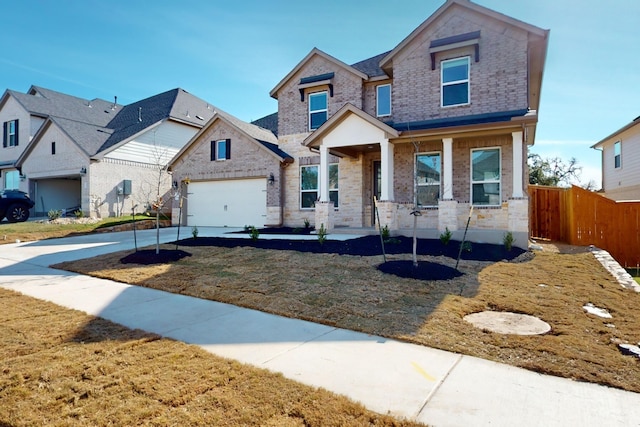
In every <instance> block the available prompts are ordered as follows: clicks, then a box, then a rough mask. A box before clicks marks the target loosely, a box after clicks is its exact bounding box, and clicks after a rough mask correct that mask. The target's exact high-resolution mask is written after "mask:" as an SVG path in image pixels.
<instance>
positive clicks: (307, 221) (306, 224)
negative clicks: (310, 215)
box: [304, 218, 311, 229]
mask: <svg viewBox="0 0 640 427" xmlns="http://www.w3.org/2000/svg"><path fill="white" fill-rule="evenodd" d="M310 227H311V222H309V220H308V219H306V218H305V220H304V228H306V229H309V228H310Z"/></svg>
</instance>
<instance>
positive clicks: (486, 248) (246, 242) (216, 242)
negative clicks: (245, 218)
mask: <svg viewBox="0 0 640 427" xmlns="http://www.w3.org/2000/svg"><path fill="white" fill-rule="evenodd" d="M283 231H285V230H282V229H279V234H283ZM288 231H291V230H288ZM260 232H261V234H268V233H263V230H261V231H260ZM178 244H179V245H180V246H182V247H190V246H191V247H195V246H215V247H224V248H236V247H253V248H260V249H271V250H289V251H298V252H305V253H322V254H338V255H353V256H382V243H381V241H380V237H379V236H364V237H359V238H355V239H351V240H346V241H336V240H326V241H325V242H323V243H320V242H319V241H317V240H288V239H260V238H258V239H257V240H251V239H236V238H227V237H198V238H195V239H194V238H188V239H184V240H180V241H179V242H178ZM469 249H470V250H469ZM384 250H385V253H386V254H388V255H399V254H411V253H413V239H412V238H410V237H395V238H393V239H390V241H389V242H387V243H385V245H384ZM523 253H525V251H524V250H522V249H519V248H512V249H511V250H510V251H507V250H506V249H505V247H504V246H503V245H492V244H487V243H472V244H471V245H470V246H469V247H467V248H465V249H464V250H463V251H462V253H460V242H456V241H451V242H449V244H447V245H444V244H443V243H442V242H440V240H436V239H418V244H417V255H430V256H446V257H449V258H452V259H457V258H458V256H459V254H460V258H461V259H463V260H471V261H493V262H497V261H501V260H514V259H516V258H517V257H519V256H521V255H522V254H523ZM188 256H191V254H190V253H188V252H185V251H183V250H180V249H176V250H171V249H161V250H160V253H158V254H156V251H155V249H150V250H140V251H137V252H134V253H132V254H129V255H127V256H126V257H124V258H122V259H121V260H120V261H121V262H122V263H123V264H129V263H133V264H142V265H151V264H162V263H170V262H175V261H178V260H180V259H182V258H185V257H188ZM378 269H379V270H380V271H382V272H383V273H387V274H393V275H396V276H399V277H405V278H413V279H418V280H449V279H453V278H455V277H459V276H461V275H462V273H461V272H460V271H458V270H456V269H455V268H451V267H448V266H445V265H442V264H438V263H433V262H427V261H419V262H418V265H417V266H414V265H413V262H412V261H402V260H392V261H387V262H386V263H382V264H380V265H379V266H378Z"/></svg>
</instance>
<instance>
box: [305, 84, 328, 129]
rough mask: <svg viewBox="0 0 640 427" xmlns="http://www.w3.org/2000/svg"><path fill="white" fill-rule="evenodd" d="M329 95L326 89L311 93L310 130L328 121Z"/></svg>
mask: <svg viewBox="0 0 640 427" xmlns="http://www.w3.org/2000/svg"><path fill="white" fill-rule="evenodd" d="M327 96H328V95H327V92H326V91H323V92H315V93H310V94H309V130H316V129H318V128H319V127H320V126H322V124H323V123H324V122H326V121H327V116H328V113H329V109H328V104H327V102H328V98H327Z"/></svg>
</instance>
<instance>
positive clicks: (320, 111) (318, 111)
mask: <svg viewBox="0 0 640 427" xmlns="http://www.w3.org/2000/svg"><path fill="white" fill-rule="evenodd" d="M320 94H324V96H325V99H326V100H327V107H326V108H323V109H322V110H313V111H312V110H311V98H312V97H313V96H317V95H320ZM307 99H308V100H309V108H308V110H309V117H308V118H309V131H314V130H316V129H318V128H312V127H311V114H312V113H322V112H324V113H327V120H328V119H329V92H327V91H326V90H322V91H318V92H312V93H310V94H309V96H308V97H307ZM325 122H326V120H325ZM320 126H322V125H320ZM320 126H318V127H320Z"/></svg>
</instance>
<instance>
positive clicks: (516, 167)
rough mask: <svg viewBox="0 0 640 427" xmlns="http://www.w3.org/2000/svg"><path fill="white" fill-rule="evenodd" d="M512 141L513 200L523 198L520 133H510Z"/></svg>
mask: <svg viewBox="0 0 640 427" xmlns="http://www.w3.org/2000/svg"><path fill="white" fill-rule="evenodd" d="M511 138H512V139H513V147H512V148H513V150H512V151H513V194H512V197H513V198H514V199H521V198H523V197H524V193H523V191H522V187H523V185H524V184H523V183H522V180H523V170H522V169H523V161H522V131H518V132H511Z"/></svg>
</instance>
